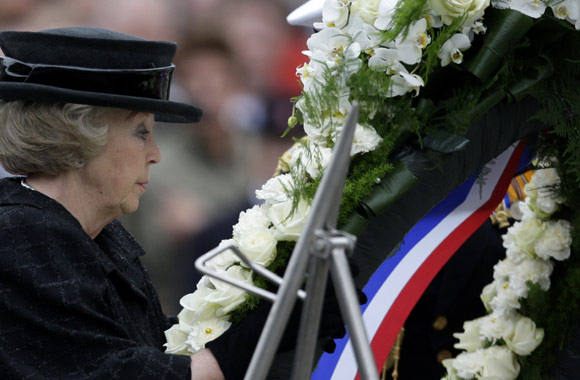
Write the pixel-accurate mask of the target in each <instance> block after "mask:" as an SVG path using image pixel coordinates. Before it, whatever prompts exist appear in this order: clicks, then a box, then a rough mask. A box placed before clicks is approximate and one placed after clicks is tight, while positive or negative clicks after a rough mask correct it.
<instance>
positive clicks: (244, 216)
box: [233, 176, 286, 240]
mask: <svg viewBox="0 0 580 380" xmlns="http://www.w3.org/2000/svg"><path fill="white" fill-rule="evenodd" d="M278 177H282V176H278ZM278 177H275V178H278ZM272 179H274V178H271V179H270V180H269V181H268V182H270V181H271V180H272ZM285 180H286V179H285V178H283V179H282V182H280V181H281V180H280V179H278V180H277V182H278V184H277V185H275V184H270V185H269V186H268V187H266V185H264V187H266V190H265V191H266V192H268V191H271V192H270V193H269V194H271V195H273V197H272V198H269V199H270V201H271V202H275V201H276V199H282V201H284V200H286V199H284V197H285V194H284V195H281V194H280V190H282V191H283V188H282V189H280V187H283V186H282V184H283V183H284V181H285ZM268 182H266V184H268ZM262 189H264V188H262ZM258 191H260V190H258ZM274 193H276V194H275V195H274ZM266 197H267V196H266ZM261 199H263V198H261ZM269 226H270V219H268V217H267V216H266V212H265V211H264V206H263V205H256V206H254V207H252V208H250V209H248V210H246V211H242V212H240V216H239V218H238V223H237V224H236V225H234V231H233V232H234V234H233V235H234V239H236V240H237V239H239V237H240V236H242V235H243V234H244V233H246V232H248V231H252V230H253V229H255V228H267V227H269Z"/></svg>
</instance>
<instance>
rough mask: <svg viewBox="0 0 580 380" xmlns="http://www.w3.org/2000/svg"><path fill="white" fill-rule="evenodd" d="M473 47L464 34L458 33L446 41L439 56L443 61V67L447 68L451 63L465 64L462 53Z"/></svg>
mask: <svg viewBox="0 0 580 380" xmlns="http://www.w3.org/2000/svg"><path fill="white" fill-rule="evenodd" d="M470 47H471V42H470V41H469V37H467V36H466V35H465V34H463V33H456V34H454V35H453V36H452V37H451V38H450V39H448V40H447V41H445V43H444V44H443V46H442V47H441V51H439V54H438V55H437V56H438V57H439V59H441V66H447V65H448V64H450V63H451V62H453V63H456V64H460V63H461V62H463V53H462V51H464V50H467V49H469V48H470Z"/></svg>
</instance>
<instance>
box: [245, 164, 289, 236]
mask: <svg viewBox="0 0 580 380" xmlns="http://www.w3.org/2000/svg"><path fill="white" fill-rule="evenodd" d="M293 187H294V180H293V179H292V176H291V175H290V174H281V175H278V176H276V177H272V178H270V179H269V180H268V181H267V182H266V183H265V184H264V185H263V186H262V189H261V190H256V198H258V199H262V200H264V201H266V204H274V203H281V202H286V201H287V200H288V199H289V198H288V192H289V191H291V190H292V188H293ZM234 231H235V227H234Z"/></svg>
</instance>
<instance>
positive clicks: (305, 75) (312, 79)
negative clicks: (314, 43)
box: [296, 52, 326, 92]
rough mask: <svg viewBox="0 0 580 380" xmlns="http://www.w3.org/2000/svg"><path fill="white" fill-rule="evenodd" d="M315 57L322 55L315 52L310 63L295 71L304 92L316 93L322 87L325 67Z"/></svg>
mask: <svg viewBox="0 0 580 380" xmlns="http://www.w3.org/2000/svg"><path fill="white" fill-rule="evenodd" d="M317 55H321V56H322V53H321V52H317V54H313V55H312V56H311V59H310V62H307V63H304V64H303V65H302V66H300V67H298V68H297V69H296V75H297V76H298V77H299V78H300V81H301V82H302V85H303V86H304V92H312V91H316V90H317V89H319V88H320V87H322V85H323V83H324V72H325V68H326V66H324V64H322V63H321V62H320V61H319V60H317Z"/></svg>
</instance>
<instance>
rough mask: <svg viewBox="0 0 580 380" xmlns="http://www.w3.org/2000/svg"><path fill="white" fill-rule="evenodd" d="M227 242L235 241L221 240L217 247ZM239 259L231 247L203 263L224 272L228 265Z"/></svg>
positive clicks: (232, 241) (233, 242) (232, 242)
mask: <svg viewBox="0 0 580 380" xmlns="http://www.w3.org/2000/svg"><path fill="white" fill-rule="evenodd" d="M234 228H235V227H234ZM229 244H234V245H235V241H234V240H233V239H227V240H222V241H221V242H220V243H219V245H218V248H222V247H224V246H225V245H229ZM240 261H241V260H240V258H239V257H238V256H236V254H235V253H234V252H233V251H232V250H231V249H227V250H225V251H223V252H221V253H219V254H218V255H217V256H214V257H212V258H211V259H209V260H208V261H206V263H205V265H206V266H207V267H208V268H210V269H212V270H214V271H216V272H225V271H226V270H227V269H228V268H229V267H231V266H232V265H234V264H236V263H239V262H240Z"/></svg>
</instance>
